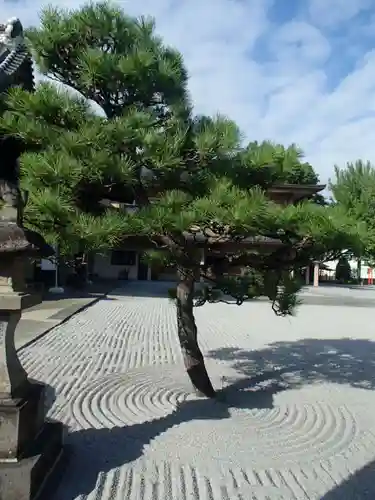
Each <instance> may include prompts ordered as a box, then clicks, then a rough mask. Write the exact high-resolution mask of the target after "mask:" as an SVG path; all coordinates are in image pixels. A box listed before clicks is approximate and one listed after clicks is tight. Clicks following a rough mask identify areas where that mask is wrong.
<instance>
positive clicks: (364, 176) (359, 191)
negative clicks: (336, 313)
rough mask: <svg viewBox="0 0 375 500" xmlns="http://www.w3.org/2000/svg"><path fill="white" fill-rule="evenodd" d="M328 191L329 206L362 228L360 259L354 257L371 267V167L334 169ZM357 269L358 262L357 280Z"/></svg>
mask: <svg viewBox="0 0 375 500" xmlns="http://www.w3.org/2000/svg"><path fill="white" fill-rule="evenodd" d="M329 188H330V190H331V192H332V195H333V202H334V203H336V205H337V206H339V207H341V208H342V209H343V210H345V211H346V212H347V213H348V215H349V216H350V217H353V218H354V219H356V220H357V221H360V222H362V223H363V224H364V225H365V226H366V241H365V247H364V251H363V255H360V256H357V257H364V258H365V259H366V260H368V261H369V263H370V265H371V263H374V262H375V167H374V166H373V165H372V164H371V163H370V162H368V161H367V162H364V161H362V160H357V161H356V162H355V163H347V164H346V166H345V167H344V168H340V167H338V166H335V178H334V179H333V180H330V183H329ZM360 266H361V261H360V259H359V260H358V278H360Z"/></svg>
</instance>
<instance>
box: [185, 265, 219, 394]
mask: <svg viewBox="0 0 375 500" xmlns="http://www.w3.org/2000/svg"><path fill="white" fill-rule="evenodd" d="M193 295H194V277H193V276H190V275H184V276H181V278H180V282H179V284H178V286H177V329H178V338H179V341H180V345H181V349H182V354H183V357H184V363H185V367H186V371H187V374H188V375H189V378H190V380H191V382H192V384H193V386H194V387H195V389H196V390H197V391H198V392H199V393H202V394H203V395H204V396H206V397H209V398H213V397H215V390H214V388H213V386H212V384H211V381H210V378H209V376H208V373H207V370H206V367H205V364H204V359H203V354H202V352H201V350H200V349H199V346H198V338H197V337H198V331H197V326H196V324H195V319H194V314H193Z"/></svg>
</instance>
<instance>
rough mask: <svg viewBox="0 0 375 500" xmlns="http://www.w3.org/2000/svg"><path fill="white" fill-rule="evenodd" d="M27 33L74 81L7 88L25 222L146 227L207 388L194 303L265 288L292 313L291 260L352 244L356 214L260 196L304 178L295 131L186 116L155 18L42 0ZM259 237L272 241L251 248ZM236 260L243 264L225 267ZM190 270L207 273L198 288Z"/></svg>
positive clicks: (176, 58)
mask: <svg viewBox="0 0 375 500" xmlns="http://www.w3.org/2000/svg"><path fill="white" fill-rule="evenodd" d="M28 36H29V40H30V44H31V48H32V50H33V54H34V57H35V60H36V62H37V65H38V67H39V68H40V69H41V70H42V71H43V72H44V73H45V74H46V75H47V76H49V77H50V78H52V79H54V80H55V81H56V82H59V83H60V84H63V86H64V88H70V89H74V90H75V91H76V93H75V94H73V93H72V92H71V91H69V93H67V92H66V91H62V90H61V89H62V87H61V85H59V86H57V87H56V86H51V85H49V84H42V85H39V87H38V89H37V91H36V92H35V93H34V94H27V93H26V92H23V91H21V90H19V89H17V90H13V91H12V92H10V94H9V97H8V100H7V103H6V107H7V108H6V109H7V111H6V112H5V113H4V115H3V118H2V119H1V121H0V131H2V133H4V134H9V135H12V136H16V137H17V138H18V140H22V141H23V143H24V146H25V148H26V150H27V152H26V153H25V154H24V155H23V156H22V159H21V170H22V174H23V179H22V183H23V184H22V186H23V188H24V190H26V191H28V192H29V199H30V203H29V204H28V207H27V212H26V214H25V222H26V223H28V224H29V225H31V226H35V227H37V228H38V230H39V231H41V232H42V233H43V234H45V235H46V236H47V237H48V238H50V239H53V238H58V239H59V241H60V242H62V243H63V247H64V248H63V250H64V251H66V252H72V251H73V250H74V249H75V248H76V247H77V245H78V246H80V247H81V248H90V249H101V248H110V247H112V246H114V245H115V244H117V243H118V242H120V241H121V240H122V239H123V238H125V237H126V236H128V237H129V236H132V235H135V236H138V237H139V236H143V237H144V238H146V239H147V240H148V242H149V245H150V247H151V250H150V251H149V253H148V258H149V260H150V261H152V262H155V261H156V262H159V263H173V264H174V265H175V266H177V268H178V273H179V283H178V286H177V290H176V293H175V299H176V309H177V324H178V335H179V340H180V344H181V348H182V352H183V356H184V362H185V366H186V369H187V372H188V375H189V376H190V378H191V380H192V382H193V384H194V386H195V387H196V388H197V389H198V390H200V391H201V392H203V393H204V394H206V395H207V396H214V395H215V391H214V389H213V387H212V385H211V382H210V379H209V377H208V374H207V372H206V368H205V364H204V360H203V355H202V353H201V351H200V349H199V345H198V334H197V327H196V324H195V320H194V314H193V306H194V304H195V305H202V304H204V303H205V302H207V301H214V300H218V299H219V298H220V296H219V292H224V294H227V295H231V296H232V297H234V298H235V300H236V303H237V304H241V303H242V302H243V301H244V300H246V299H249V298H252V297H254V296H259V295H266V296H268V297H269V298H270V300H271V301H272V304H273V308H274V310H275V312H276V313H277V314H291V313H292V312H293V308H294V306H295V305H296V303H297V300H296V292H297V291H298V289H299V288H300V286H301V284H300V283H299V282H298V280H296V279H294V278H292V275H291V272H290V271H291V270H292V269H293V268H294V267H298V266H303V265H305V264H306V262H309V261H310V259H311V258H319V257H320V256H321V255H323V254H324V255H326V254H327V253H330V254H331V255H336V254H337V252H340V251H341V249H342V248H357V247H358V246H359V245H361V237H360V231H359V230H360V226H359V225H358V224H355V223H353V222H352V220H350V219H348V218H347V217H346V214H345V213H343V212H342V211H341V210H340V208H339V207H328V208H323V207H320V206H318V205H316V204H314V203H311V202H304V203H300V204H298V205H297V206H296V207H294V206H288V207H283V206H279V205H276V204H274V203H272V202H271V201H269V200H268V199H267V197H266V196H265V193H264V189H265V188H267V187H268V186H270V185H272V184H274V183H276V182H290V181H288V179H292V178H293V179H296V178H297V177H298V175H299V179H300V181H301V182H302V181H303V180H305V181H306V182H308V183H310V182H312V181H313V180H314V179H315V177H314V175H315V174H314V175H313V171H312V168H311V166H308V164H306V163H304V162H303V159H302V155H301V152H300V151H299V150H298V148H297V147H296V146H294V145H292V146H290V147H288V148H284V147H283V146H280V145H277V144H276V145H274V144H271V143H269V142H264V143H261V144H257V143H250V144H248V145H247V146H246V147H242V146H241V144H242V137H241V133H240V131H239V130H238V127H237V126H236V125H235V124H234V123H233V122H232V121H230V120H228V119H226V118H223V117H220V116H216V117H205V116H198V117H194V116H193V114H192V112H191V109H190V105H189V98H188V96H187V93H186V81H187V80H186V71H185V69H184V66H183V63H182V58H181V56H180V55H179V54H178V53H177V52H176V51H174V50H172V49H170V48H168V47H165V46H164V45H163V43H162V41H161V40H160V38H158V37H157V36H156V35H155V34H154V27H153V22H152V21H149V20H146V19H144V18H142V19H140V20H136V19H132V18H130V17H128V16H126V15H125V14H124V13H123V12H122V10H120V9H119V8H118V7H114V6H112V5H110V4H96V5H88V6H85V7H83V8H82V9H80V10H77V11H72V12H67V11H61V10H56V9H46V10H44V12H43V14H42V18H41V26H40V28H35V29H32V30H30V31H29V33H28ZM92 101H94V102H95V103H96V105H97V106H99V107H100V108H101V110H102V113H101V114H100V115H98V114H97V113H95V112H94V111H93V110H92V108H91V107H90V102H92ZM299 169H300V173H299ZM105 200H107V202H108V200H115V201H117V202H132V201H133V200H135V201H136V203H137V205H138V210H137V212H136V213H133V214H129V213H124V212H122V211H119V210H115V209H114V208H113V207H111V206H110V205H108V203H106V201H105ZM37 214H41V215H40V216H39V215H38V216H37ZM264 241H273V243H276V244H277V245H276V248H277V250H274V251H272V252H270V251H268V252H264V251H263V252H262V251H259V247H261V248H262V247H264ZM273 248H275V247H273ZM213 257H215V258H213ZM239 267H242V268H244V269H245V270H246V273H245V275H244V276H242V277H241V278H233V277H232V276H231V275H232V271H233V269H238V268H239ZM199 277H204V278H205V279H206V281H207V282H208V283H209V285H207V286H205V287H203V289H202V290H200V291H199V293H197V291H196V290H195V282H196V280H197V279H198V278H199Z"/></svg>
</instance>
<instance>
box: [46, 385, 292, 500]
mask: <svg viewBox="0 0 375 500" xmlns="http://www.w3.org/2000/svg"><path fill="white" fill-rule="evenodd" d="M281 390H283V389H282V388H281V387H279V385H277V384H275V385H273V386H269V387H268V388H267V390H264V389H260V388H259V387H257V386H256V385H255V386H254V385H253V386H250V385H249V381H246V380H244V379H242V380H239V381H237V382H236V383H234V384H232V385H231V386H228V387H226V388H224V389H222V390H221V391H219V392H218V398H217V400H210V399H203V398H202V399H201V398H197V399H192V400H187V401H184V402H182V403H180V404H179V405H178V406H177V407H176V409H175V411H173V412H172V413H170V414H168V415H167V416H165V417H161V418H158V419H155V420H151V421H146V422H144V423H139V424H133V425H128V426H124V427H113V428H111V429H109V428H102V429H96V428H91V429H83V430H79V431H74V432H71V433H70V434H68V436H67V439H66V445H67V451H68V453H67V455H66V465H65V473H64V475H63V477H62V481H61V485H60V487H59V489H58V490H57V493H56V496H54V500H76V499H78V498H81V496H80V495H82V498H83V497H85V498H86V495H89V494H90V493H91V492H92V491H93V490H94V488H95V487H96V488H97V491H98V492H102V493H103V488H104V482H105V477H106V473H108V472H109V471H113V470H115V469H116V468H119V467H121V466H122V465H124V464H127V463H130V462H133V461H135V460H137V459H138V458H140V457H141V456H142V455H143V452H144V448H145V446H147V445H148V444H149V443H150V442H151V441H152V440H153V439H154V438H156V437H157V436H159V435H160V434H162V433H165V432H167V431H168V430H169V429H171V428H172V427H174V426H178V425H180V424H183V423H184V422H190V421H193V420H221V419H227V418H230V416H231V414H230V408H243V409H256V408H257V409H260V408H266V409H271V408H273V395H274V394H275V393H277V392H279V391H281ZM181 444H182V446H183V443H176V449H177V447H178V446H181ZM113 474H114V479H115V478H116V471H114V472H113ZM117 480H118V477H117ZM115 482H116V480H114V482H113V484H114V485H115ZM142 487H145V486H144V485H143V486H142V485H141V486H140V489H142ZM137 493H138V494H139V495H140V498H143V496H142V491H139V492H137ZM113 494H114V495H115V492H113ZM127 495H129V498H130V495H131V492H130V491H128V492H126V491H124V492H123V498H128V497H127ZM95 498H96V497H95Z"/></svg>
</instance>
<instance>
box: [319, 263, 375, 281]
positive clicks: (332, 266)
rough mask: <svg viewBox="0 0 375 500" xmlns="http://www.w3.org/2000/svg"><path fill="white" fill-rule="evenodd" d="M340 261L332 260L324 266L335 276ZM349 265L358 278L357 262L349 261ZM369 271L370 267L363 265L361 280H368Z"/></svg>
mask: <svg viewBox="0 0 375 500" xmlns="http://www.w3.org/2000/svg"><path fill="white" fill-rule="evenodd" d="M337 263H338V260H330V261H328V262H325V263H324V265H325V266H327V267H329V268H330V270H331V271H330V273H333V275H334V274H335V271H336V266H337ZM349 265H350V267H351V269H352V272H353V275H354V276H357V260H349ZM368 269H371V268H370V267H369V266H366V265H361V279H367V278H368Z"/></svg>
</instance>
